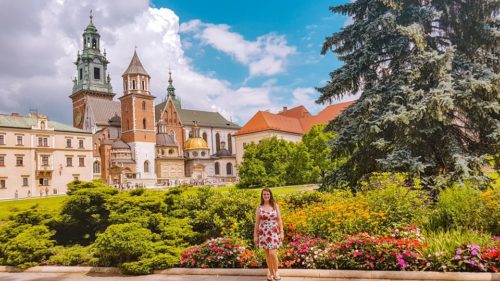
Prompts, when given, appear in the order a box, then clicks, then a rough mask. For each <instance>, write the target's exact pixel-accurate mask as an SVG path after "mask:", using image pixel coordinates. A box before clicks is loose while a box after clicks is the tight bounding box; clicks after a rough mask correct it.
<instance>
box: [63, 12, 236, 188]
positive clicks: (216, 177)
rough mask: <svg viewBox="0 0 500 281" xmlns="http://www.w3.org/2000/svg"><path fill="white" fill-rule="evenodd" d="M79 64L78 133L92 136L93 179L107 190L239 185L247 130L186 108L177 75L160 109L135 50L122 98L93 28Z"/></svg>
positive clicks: (76, 90)
mask: <svg viewBox="0 0 500 281" xmlns="http://www.w3.org/2000/svg"><path fill="white" fill-rule="evenodd" d="M82 39H83V50H82V52H81V53H80V51H79V52H78V54H77V59H76V61H75V65H76V69H77V76H76V77H75V78H74V80H73V89H72V94H71V95H70V96H69V97H70V98H71V101H72V104H73V126H74V127H76V128H80V129H82V130H84V131H88V132H91V133H92V134H93V137H92V142H93V177H94V178H100V179H102V180H103V181H104V182H106V183H108V184H120V185H123V184H125V185H129V186H130V185H131V184H132V185H145V186H154V185H178V184H182V183H193V182H196V183H207V182H208V183H219V182H231V181H234V180H235V179H236V169H235V165H236V155H235V150H234V148H235V140H234V137H233V136H234V134H235V133H236V132H237V131H238V130H239V129H240V126H239V125H237V124H235V123H233V122H231V121H229V120H227V119H226V118H224V117H223V116H222V115H220V114H219V113H217V112H208V111H199V110H190V109H185V108H183V107H182V105H181V101H180V99H179V98H178V97H177V95H176V93H175V87H174V86H173V80H172V73H171V72H170V71H169V80H168V82H169V85H168V88H167V93H166V95H165V97H164V99H163V101H162V102H161V103H159V104H156V105H155V100H156V97H155V96H153V95H152V93H151V91H150V89H151V87H150V79H151V77H150V75H149V74H148V72H147V71H146V69H145V68H144V66H143V65H142V63H141V60H140V59H139V56H138V54H137V51H134V54H133V56H132V59H131V61H130V63H129V65H128V67H127V68H126V70H125V71H124V72H123V74H122V81H123V84H122V85H123V94H122V95H121V96H120V97H119V98H118V101H116V100H114V99H113V98H114V96H115V93H114V92H113V87H112V85H111V79H110V77H109V73H108V72H107V66H108V64H109V63H110V62H109V61H108V60H107V58H106V51H104V52H102V53H101V45H100V35H99V33H98V30H97V28H96V27H95V25H94V24H93V22H92V16H91V17H90V23H89V24H88V26H87V27H86V28H85V30H84V32H83V38H82Z"/></svg>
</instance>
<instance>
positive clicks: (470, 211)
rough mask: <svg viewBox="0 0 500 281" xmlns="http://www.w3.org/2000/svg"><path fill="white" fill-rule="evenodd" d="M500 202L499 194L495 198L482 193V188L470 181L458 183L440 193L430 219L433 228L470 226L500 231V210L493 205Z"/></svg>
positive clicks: (493, 231)
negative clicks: (499, 215)
mask: <svg viewBox="0 0 500 281" xmlns="http://www.w3.org/2000/svg"><path fill="white" fill-rule="evenodd" d="M490 192H492V195H494V194H495V193H494V192H496V195H498V194H499V192H498V190H496V191H495V190H490ZM499 201H500V199H498V196H497V197H496V198H495V196H492V197H491V201H490V199H488V198H486V197H484V196H481V191H480V190H478V189H477V188H475V187H473V186H472V185H471V183H469V182H467V183H465V184H463V185H458V184H455V185H453V186H452V187H450V188H447V189H445V190H443V191H441V192H440V194H439V197H438V201H437V202H436V206H435V208H434V210H433V212H432V213H431V216H430V219H429V228H430V229H433V230H439V229H444V230H446V229H461V228H464V227H469V228H473V229H478V230H488V231H491V232H492V233H496V234H498V231H499V229H498V221H496V219H498V214H496V213H498V209H496V210H495V209H493V208H495V206H496V207H498V206H499ZM487 202H488V203H487ZM492 217H493V218H494V219H491V218H492Z"/></svg>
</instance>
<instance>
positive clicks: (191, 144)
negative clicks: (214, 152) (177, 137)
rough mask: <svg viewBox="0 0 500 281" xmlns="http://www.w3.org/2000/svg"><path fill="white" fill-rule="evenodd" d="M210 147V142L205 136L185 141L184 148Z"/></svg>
mask: <svg viewBox="0 0 500 281" xmlns="http://www.w3.org/2000/svg"><path fill="white" fill-rule="evenodd" d="M191 149H208V144H207V142H206V141H205V140H204V139H203V138H190V139H188V140H187V141H186V142H185V143H184V150H191Z"/></svg>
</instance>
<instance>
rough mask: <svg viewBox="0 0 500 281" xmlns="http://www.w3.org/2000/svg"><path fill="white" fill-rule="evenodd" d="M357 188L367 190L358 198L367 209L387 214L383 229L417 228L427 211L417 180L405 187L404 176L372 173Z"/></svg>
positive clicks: (426, 201)
mask: <svg viewBox="0 0 500 281" xmlns="http://www.w3.org/2000/svg"><path fill="white" fill-rule="evenodd" d="M361 185H362V186H363V189H364V190H367V191H365V192H363V193H362V194H358V196H361V197H363V199H362V201H366V202H367V203H368V206H369V209H370V210H374V211H380V212H383V213H385V214H387V217H386V220H385V222H384V223H385V224H386V228H398V227H404V226H408V225H415V224H419V225H420V224H421V220H422V218H423V217H424V216H425V215H426V214H428V212H429V206H428V203H429V201H430V199H429V197H428V195H427V193H426V192H425V191H423V190H422V189H421V188H420V185H419V184H418V181H412V183H411V184H408V180H407V175H404V174H391V173H375V174H373V175H372V176H371V177H370V178H369V179H368V180H367V181H364V182H362V183H361Z"/></svg>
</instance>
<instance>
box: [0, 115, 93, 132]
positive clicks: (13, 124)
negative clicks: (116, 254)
mask: <svg viewBox="0 0 500 281" xmlns="http://www.w3.org/2000/svg"><path fill="white" fill-rule="evenodd" d="M37 124H38V117H37V115H36V114H29V115H28V116H21V115H6V114H0V127H9V128H20V129H31V128H32V126H36V125H37ZM47 127H48V128H54V130H55V131H62V132H75V133H87V134H88V133H89V132H86V131H83V130H80V129H78V128H75V127H73V126H71V125H66V124H63V123H59V122H56V121H50V120H49V121H48V124H47Z"/></svg>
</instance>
